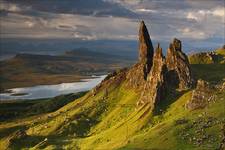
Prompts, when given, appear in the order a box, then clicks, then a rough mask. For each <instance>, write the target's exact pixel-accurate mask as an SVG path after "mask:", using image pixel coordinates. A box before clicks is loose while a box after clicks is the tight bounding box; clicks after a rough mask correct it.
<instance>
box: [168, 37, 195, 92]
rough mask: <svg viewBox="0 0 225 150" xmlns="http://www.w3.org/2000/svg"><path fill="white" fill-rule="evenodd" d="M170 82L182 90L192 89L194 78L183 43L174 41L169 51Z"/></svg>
mask: <svg viewBox="0 0 225 150" xmlns="http://www.w3.org/2000/svg"><path fill="white" fill-rule="evenodd" d="M166 65H167V68H168V71H169V72H168V76H167V78H168V82H169V83H170V85H174V86H175V87H177V88H180V89H187V88H190V87H192V85H193V78H192V73H191V69H190V65H189V61H188V57H187V56H186V55H185V53H183V52H182V43H181V41H180V40H178V39H176V38H175V39H174V40H173V42H172V43H171V44H170V46H169V48H168V50H167V56H166Z"/></svg>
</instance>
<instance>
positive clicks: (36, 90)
mask: <svg viewBox="0 0 225 150" xmlns="http://www.w3.org/2000/svg"><path fill="white" fill-rule="evenodd" d="M105 77H106V75H102V76H95V77H94V78H91V79H83V80H81V81H80V82H72V83H61V84H55V85H38V86H32V87H24V88H12V89H9V91H10V93H0V100H15V99H40V98H51V97H55V96H58V95H62V94H69V93H77V92H82V91H87V90H90V89H92V88H94V87H95V86H96V85H98V84H99V83H100V82H101V81H102V80H103V79H104V78H105Z"/></svg>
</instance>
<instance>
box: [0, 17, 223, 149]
mask: <svg viewBox="0 0 225 150" xmlns="http://www.w3.org/2000/svg"><path fill="white" fill-rule="evenodd" d="M140 31H141V32H140V33H139V40H140V41H139V42H140V46H139V62H138V63H137V64H135V65H134V66H132V67H131V68H126V69H122V70H119V71H115V72H113V73H111V74H109V75H108V76H107V77H106V78H105V79H104V80H103V81H102V82H101V83H100V84H99V85H98V86H96V87H95V88H94V89H93V90H91V91H90V92H88V93H87V94H86V95H85V96H83V97H81V98H79V99H76V100H74V101H72V102H71V103H69V104H67V105H65V106H64V107H62V108H60V109H59V110H57V111H55V112H52V113H48V114H43V115H40V116H34V117H31V118H27V119H23V120H18V121H15V122H10V123H7V124H4V125H0V133H2V132H3V131H2V130H3V129H5V130H6V131H7V134H6V133H5V134H6V136H3V140H2V139H1V140H0V146H2V147H5V149H10V148H11V149H22V148H28V149H29V148H30V149H83V150H87V149H90V150H91V149H100V150H106V149H107V150H108V149H119V148H121V149H123V147H124V149H129V148H130V149H147V148H149V149H156V148H158V147H160V148H161V149H163V148H165V147H163V146H165V145H166V146H167V147H166V149H171V148H172V149H174V148H175V147H176V146H179V143H178V142H177V141H179V140H180V139H181V138H182V137H180V136H178V135H173V134H172V131H173V132H178V131H179V132H180V131H182V132H181V133H183V129H182V128H181V127H180V126H179V124H181V125H183V124H185V122H187V121H186V120H185V119H184V117H187V118H188V119H192V112H190V111H189V110H188V109H185V108H184V107H183V106H185V105H189V106H190V103H189V104H187V102H188V100H190V99H191V96H192V93H191V92H190V91H187V89H190V88H191V87H193V84H194V82H193V78H192V73H191V70H190V67H189V62H188V60H187V56H186V55H185V54H184V53H183V52H182V46H181V41H180V40H178V39H174V40H173V42H172V43H171V44H170V47H169V49H168V52H167V56H166V58H165V57H164V56H163V54H162V48H161V47H160V44H158V45H157V47H156V48H155V51H153V48H152V47H151V45H152V44H151V39H150V36H149V34H147V33H148V31H147V28H146V26H145V24H144V22H143V21H142V22H141V25H140ZM174 74H175V76H173V75H174ZM171 91H172V92H174V93H178V95H179V97H173V98H172V100H173V102H174V103H172V102H171V101H169V99H168V97H170V95H168V93H170V92H171ZM183 93H185V94H183ZM224 96H225V95H224V93H222V94H221V93H218V99H220V98H221V97H224ZM176 100H177V101H176ZM194 102H196V101H195V100H194ZM194 102H193V104H194ZM219 102H220V103H218V104H217V105H218V106H216V108H217V107H218V108H219V110H222V109H223V107H222V105H221V104H223V103H224V100H221V101H219ZM159 103H165V104H168V106H171V108H168V111H167V110H166V109H164V110H162V111H164V112H165V111H166V112H165V114H162V116H157V115H155V114H154V113H153V112H154V110H155V109H156V107H157V106H158V104H159ZM169 104H170V105H169ZM213 109H214V107H213V108H210V107H209V109H207V110H206V111H208V112H209V114H210V112H212V111H213ZM220 112H222V111H220ZM194 113H196V112H194ZM194 113H193V114H194ZM189 114H191V115H189ZM210 115H211V114H210ZM214 115H215V116H222V115H221V113H219V111H218V112H217V113H215V114H214ZM195 116H196V115H195ZM194 119H196V120H197V119H198V118H196V117H194ZM180 120H181V121H180ZM219 121H220V120H219ZM174 122H175V123H174ZM180 122H181V123H180ZM183 122H184V123H183ZM191 123H192V122H191ZM203 123H204V122H203ZM177 124H178V125H177ZM215 125H217V124H215ZM174 126H176V127H177V128H175V127H174ZM173 127H174V128H173ZM216 127H217V126H216ZM17 128H20V132H18V130H17ZM13 129H14V130H13ZM178 129H179V130H178ZM11 130H12V131H11ZM145 130H147V131H146V132H145ZM216 131H218V130H216ZM0 135H1V134H0ZM163 136H164V137H163ZM182 136H183V135H182ZM20 137H22V138H20ZM176 137H177V138H178V139H179V140H176ZM147 138H148V139H147ZM170 138H171V139H170ZM185 140H186V139H185ZM187 140H188V139H187ZM182 142H184V141H182ZM182 142H181V146H183V145H184V143H182ZM185 142H186V141H185ZM140 143H141V144H140ZM161 143H164V145H161ZM182 144H183V145H182ZM216 144H218V143H216ZM190 145H191V144H190V143H188V144H187V146H186V147H185V148H190ZM191 146H192V145H191Z"/></svg>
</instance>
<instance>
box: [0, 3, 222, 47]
mask: <svg viewBox="0 0 225 150" xmlns="http://www.w3.org/2000/svg"><path fill="white" fill-rule="evenodd" d="M0 4H1V5H0V12H1V13H0V14H1V15H0V17H1V18H0V19H1V23H0V24H1V31H2V32H1V33H0V34H1V37H3V38H13V37H14V38H15V37H16V38H53V39H54V38H67V39H79V40H102V39H107V40H137V35H138V33H137V32H138V22H139V21H140V20H145V22H146V24H147V27H148V29H149V32H150V34H151V38H152V39H153V40H157V41H158V42H161V41H170V40H171V39H172V38H174V37H177V38H182V39H185V40H186V41H185V42H190V41H192V40H196V41H202V40H207V39H208V40H209V39H210V40H212V39H213V38H215V37H216V38H215V39H222V38H224V36H225V35H224V32H223V31H224V17H225V16H224V14H225V13H224V9H225V8H224V2H223V1H221V0H214V1H212V0H204V2H202V0H183V1H180V0H152V1H149V0H85V1H84V0H75V1H74V0H68V1H62V0H54V1H32V2H31V1H30V0H20V1H18V0H4V1H3V0H0ZM2 4H3V5H2ZM215 42H218V43H221V40H220V41H218V40H215Z"/></svg>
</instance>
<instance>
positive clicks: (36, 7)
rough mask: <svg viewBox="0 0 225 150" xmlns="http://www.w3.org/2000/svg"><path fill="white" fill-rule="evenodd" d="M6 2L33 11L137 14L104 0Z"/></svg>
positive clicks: (23, 0) (80, 13)
mask: <svg viewBox="0 0 225 150" xmlns="http://www.w3.org/2000/svg"><path fill="white" fill-rule="evenodd" d="M4 3H5V4H10V5H17V6H20V7H27V8H32V10H33V11H41V12H46V13H58V14H62V13H63V14H77V15H88V16H91V15H92V16H100V17H101V16H119V17H121V16H126V17H133V16H135V15H136V14H135V13H133V12H132V11H130V10H128V9H126V8H124V7H122V6H121V5H119V4H116V3H111V2H108V1H104V0H85V1H84V0H67V1H62V0H54V1H44V0H37V1H32V2H31V1H30V0H21V1H18V0H7V1H6V0H5V1H4Z"/></svg>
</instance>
